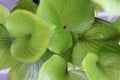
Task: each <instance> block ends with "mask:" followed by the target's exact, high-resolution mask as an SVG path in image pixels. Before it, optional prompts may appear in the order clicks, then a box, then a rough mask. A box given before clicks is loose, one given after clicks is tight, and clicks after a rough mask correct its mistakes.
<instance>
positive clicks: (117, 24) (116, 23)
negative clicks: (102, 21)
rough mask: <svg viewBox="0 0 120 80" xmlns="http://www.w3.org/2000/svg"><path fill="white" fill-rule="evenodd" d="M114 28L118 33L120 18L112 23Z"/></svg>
mask: <svg viewBox="0 0 120 80" xmlns="http://www.w3.org/2000/svg"><path fill="white" fill-rule="evenodd" d="M112 24H113V26H114V27H115V28H117V29H118V30H119V32H120V18H118V19H117V20H116V21H115V22H113V23H112Z"/></svg>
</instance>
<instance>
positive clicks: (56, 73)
mask: <svg viewBox="0 0 120 80" xmlns="http://www.w3.org/2000/svg"><path fill="white" fill-rule="evenodd" d="M38 80H85V79H84V78H83V77H82V76H81V74H80V72H77V71H72V70H71V71H68V64H67V62H66V61H65V60H64V59H63V58H62V57H60V56H58V55H54V56H52V57H51V58H50V59H49V60H48V61H47V62H45V63H44V64H43V66H42V67H41V70H40V73H39V78H38Z"/></svg>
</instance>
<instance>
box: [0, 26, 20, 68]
mask: <svg viewBox="0 0 120 80" xmlns="http://www.w3.org/2000/svg"><path fill="white" fill-rule="evenodd" d="M12 40H13V38H12V36H11V35H9V33H8V32H7V31H6V29H5V27H4V26H0V70H1V69H5V68H9V67H11V66H13V65H15V64H16V63H18V61H17V60H15V59H14V58H13V57H12V56H11V53H10V47H11V44H12Z"/></svg>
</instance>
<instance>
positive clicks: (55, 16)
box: [37, 0, 94, 32]
mask: <svg viewBox="0 0 120 80" xmlns="http://www.w3.org/2000/svg"><path fill="white" fill-rule="evenodd" d="M37 15H38V17H40V18H43V19H44V20H45V21H47V22H50V23H51V24H55V25H59V26H60V27H62V28H64V27H66V29H68V30H71V31H73V32H81V31H84V29H86V28H87V27H88V26H89V25H91V24H92V23H93V21H94V6H93V4H92V2H91V1H90V0H85V1H83V0H74V1H73V0H41V4H40V6H39V8H38V11H37Z"/></svg>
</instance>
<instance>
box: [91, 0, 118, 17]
mask: <svg viewBox="0 0 120 80" xmlns="http://www.w3.org/2000/svg"><path fill="white" fill-rule="evenodd" d="M92 1H94V2H95V3H97V4H99V5H100V6H101V7H103V9H104V10H106V11H107V13H108V15H109V16H110V17H113V16H118V15H120V0H92Z"/></svg>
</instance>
